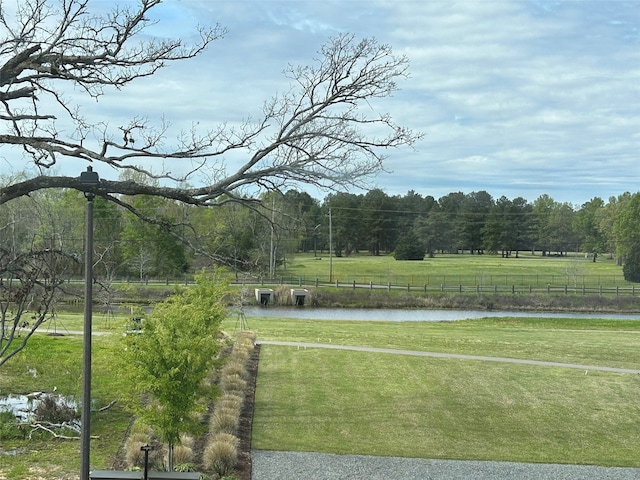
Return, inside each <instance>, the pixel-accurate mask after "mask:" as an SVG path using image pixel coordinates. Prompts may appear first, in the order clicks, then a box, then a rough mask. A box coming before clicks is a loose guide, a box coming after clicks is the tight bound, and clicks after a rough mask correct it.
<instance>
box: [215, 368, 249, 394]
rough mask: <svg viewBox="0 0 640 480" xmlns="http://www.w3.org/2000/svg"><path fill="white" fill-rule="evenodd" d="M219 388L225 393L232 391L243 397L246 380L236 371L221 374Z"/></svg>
mask: <svg viewBox="0 0 640 480" xmlns="http://www.w3.org/2000/svg"><path fill="white" fill-rule="evenodd" d="M220 388H222V391H223V392H225V393H234V394H237V395H242V396H243V397H244V395H245V389H246V388H247V382H246V381H245V380H244V379H243V378H242V377H241V376H240V375H238V374H237V373H234V374H231V375H223V376H222V377H221V378H220Z"/></svg>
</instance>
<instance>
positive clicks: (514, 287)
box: [511, 285, 516, 295]
mask: <svg viewBox="0 0 640 480" xmlns="http://www.w3.org/2000/svg"><path fill="white" fill-rule="evenodd" d="M515 293H516V286H515V285H511V295H515Z"/></svg>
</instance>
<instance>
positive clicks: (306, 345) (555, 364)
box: [259, 340, 640, 375]
mask: <svg viewBox="0 0 640 480" xmlns="http://www.w3.org/2000/svg"><path fill="white" fill-rule="evenodd" d="M259 343H260V344H262V345H279V346H285V347H299V348H328V349H333V350H353V351H357V352H371V353H387V354H393V355H413V356H416V357H435V358H453V359H458V360H477V361H483V362H502V363H519V364H524V365H538V366H542V367H559V368H575V369H578V370H585V371H587V370H595V371H600V372H611V373H631V374H637V375H640V370H635V369H631V368H617V367H603V366H598V365H580V364H576V363H561V362H545V361H541V360H526V359H521V358H506V357H487V356H482V355H464V354H460V353H442V352H422V351H418V350H397V349H392V348H377V347H358V346H353V345H334V344H331V343H307V342H280V341H272V340H259Z"/></svg>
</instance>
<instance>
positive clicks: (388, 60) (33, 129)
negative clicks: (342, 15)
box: [0, 0, 419, 208]
mask: <svg viewBox="0 0 640 480" xmlns="http://www.w3.org/2000/svg"><path fill="white" fill-rule="evenodd" d="M5 3H6V0H0V65H1V67H0V102H1V108H2V111H1V112H0V121H1V122H2V124H3V126H4V128H3V129H2V130H4V131H0V144H4V145H12V146H18V147H20V148H21V149H22V151H23V154H24V155H26V156H27V157H28V158H30V159H31V160H32V162H33V163H34V164H35V165H36V166H37V167H39V169H40V170H39V171H40V172H41V175H38V176H35V177H33V178H27V179H25V180H23V181H19V182H15V183H12V184H9V185H6V186H5V187H4V188H2V189H1V190H0V204H3V203H5V202H7V201H10V200H12V199H14V198H17V197H20V196H22V195H27V194H29V193H30V192H32V191H35V190H39V189H43V188H74V189H77V190H81V191H85V190H86V189H87V187H85V186H83V185H82V184H81V183H80V182H79V178H76V177H66V176H54V175H47V172H49V171H52V167H54V166H55V165H60V164H61V163H62V162H64V161H65V160H68V159H69V158H75V159H80V160H84V161H87V162H93V163H94V164H98V163H102V164H107V165H110V166H112V167H114V168H116V169H119V170H121V171H124V170H133V171H138V172H142V173H143V174H144V175H146V176H147V177H152V178H155V179H161V180H162V181H161V182H147V183H153V184H143V183H140V182H136V181H111V180H101V182H100V185H99V187H98V188H97V191H96V193H97V194H98V195H102V196H105V197H109V198H110V199H111V200H113V201H115V202H117V203H120V204H123V203H124V201H123V200H122V197H121V196H120V195H119V194H124V195H133V194H148V195H156V196H162V197H165V198H169V199H174V200H178V201H181V202H185V203H188V204H194V205H215V204H216V203H219V202H220V199H221V198H222V197H223V196H224V198H225V199H226V200H227V201H229V200H232V201H233V200H235V199H239V196H238V195H237V192H238V191H239V190H240V189H241V188H242V187H245V186H249V185H250V186H254V187H256V186H257V187H261V188H262V189H277V188H282V187H283V186H285V185H291V184H292V182H294V183H295V182H302V183H306V184H314V185H317V186H321V187H327V188H335V187H339V186H345V185H354V184H355V185H358V184H361V183H360V182H362V181H363V180H364V179H367V178H369V177H370V176H371V175H372V174H374V173H376V172H379V171H380V170H381V169H382V168H383V165H382V162H383V159H384V156H385V150H386V149H387V148H390V147H399V146H403V145H411V144H412V143H413V142H414V141H415V140H416V139H417V138H418V136H419V134H416V133H414V132H412V131H410V130H408V129H405V128H402V127H400V126H397V125H396V124H394V123H393V121H392V120H391V117H390V116H389V115H387V114H381V115H378V116H375V117H373V118H371V117H369V116H367V115H366V114H365V113H363V111H362V109H361V108H360V106H361V105H363V104H365V105H366V106H367V109H366V111H367V112H370V110H371V108H370V105H369V104H368V103H367V102H368V101H369V100H371V99H375V98H380V97H386V96H388V95H390V94H391V93H392V92H394V91H395V90H396V80H397V79H398V78H402V77H405V76H406V75H407V68H408V62H407V59H406V58H405V57H401V56H400V57H398V56H394V55H393V53H392V50H391V48H390V47H389V46H388V45H381V44H379V43H378V42H377V41H376V40H375V39H365V40H362V41H357V40H356V39H355V38H354V37H353V36H351V35H339V36H337V37H335V38H332V39H330V40H329V41H328V43H327V44H326V45H325V46H324V47H322V48H321V50H320V52H319V57H318V59H317V61H316V62H315V64H314V65H312V66H308V67H294V66H290V67H288V68H287V70H286V74H287V77H288V79H289V83H290V89H289V90H288V91H287V92H286V93H284V94H281V95H278V96H275V97H274V98H273V99H272V100H270V101H268V102H267V103H265V105H264V115H263V117H262V118H261V119H259V120H258V121H256V122H246V123H244V124H243V125H241V126H240V127H235V128H230V127H228V126H226V125H221V126H219V127H218V128H215V129H212V130H210V131H206V132H197V131H196V130H192V131H188V132H183V133H181V134H179V135H178V138H177V139H175V140H172V141H168V139H167V138H166V135H167V134H168V131H169V130H168V125H167V124H166V123H164V122H160V123H159V124H158V125H154V124H153V123H152V122H150V121H149V120H148V119H145V118H144V117H142V116H140V117H138V118H133V119H131V121H130V122H129V123H128V124H126V125H115V126H113V125H109V124H108V123H105V122H104V120H103V119H100V120H95V121H92V120H90V119H87V118H84V117H83V116H82V114H81V109H80V107H72V106H70V105H69V104H68V102H67V100H66V99H65V91H66V90H65V86H67V85H70V84H73V85H74V87H75V88H76V89H78V88H79V89H80V90H81V91H82V92H84V94H85V95H86V98H87V99H96V100H98V99H99V98H100V97H101V96H102V95H103V93H104V92H105V89H108V88H115V89H121V88H123V87H125V86H126V85H127V84H129V83H131V82H133V81H134V80H136V79H140V78H142V77H147V76H150V75H153V74H154V73H156V72H157V71H158V70H159V69H160V68H163V67H165V66H167V65H169V64H171V63H173V62H175V61H178V60H185V59H190V58H193V57H196V56H197V55H198V54H200V53H201V52H202V51H203V50H205V49H206V48H207V47H208V46H209V45H210V44H211V43H212V42H213V41H215V40H217V39H219V38H220V37H222V36H223V35H224V34H225V30H224V29H223V28H221V27H219V26H214V27H213V28H200V29H199V30H198V31H199V34H200V41H199V42H198V43H196V44H194V45H186V44H185V43H184V42H183V41H182V40H179V39H178V40H170V39H164V40H140V38H141V33H142V32H143V31H144V30H145V28H146V27H148V26H149V24H150V23H151V20H149V18H150V11H151V10H152V9H153V8H155V7H157V6H158V5H159V4H160V0H139V2H138V4H137V5H136V6H135V7H133V6H131V4H130V3H126V4H124V5H125V6H116V7H114V10H113V11H112V12H111V13H110V14H108V15H104V16H96V15H94V14H92V12H91V10H90V3H91V2H90V0H24V1H21V2H18V8H17V12H16V13H15V14H14V15H13V16H11V15H10V14H9V13H8V12H9V11H8V10H7V9H5V8H2V6H3V4H5ZM54 3H55V5H52V4H54ZM61 113H62V114H63V115H64V118H61V116H60V114H61ZM63 121H64V122H69V121H71V122H72V123H73V125H74V128H75V132H74V134H73V135H68V136H66V135H64V134H63V133H61V132H62V131H63V130H62V129H60V130H58V128H57V126H58V125H59V123H60V122H63ZM65 125H66V123H65ZM67 130H68V129H67ZM167 145H175V146H176V147H175V148H173V149H171V148H169V149H167V147H166V146H167ZM232 151H235V152H238V153H241V154H242V155H243V156H244V158H245V159H246V160H245V161H244V162H243V164H242V165H241V166H240V167H239V168H237V169H236V170H235V171H233V172H227V171H226V170H225V168H224V161H223V158H224V155H225V154H229V153H230V152H232ZM238 153H236V156H237V155H238ZM150 160H162V161H164V162H165V163H166V164H170V163H171V161H175V162H180V161H189V163H190V164H191V162H194V160H195V164H197V167H195V168H193V169H191V171H190V172H189V173H187V174H186V175H183V176H180V178H177V177H175V176H172V174H171V173H169V171H164V172H153V173H152V171H151V169H145V168H144V167H142V166H141V165H145V162H148V161H150ZM168 160H169V162H167V161H168ZM146 164H148V163H146ZM204 179H208V181H206V182H204V183H203V180H204ZM185 180H187V181H189V184H190V185H195V186H194V187H186V186H185V185H187V183H185ZM243 201H245V202H246V201H247V199H246V197H243ZM124 206H125V207H127V206H128V205H126V204H125V205H124ZM128 207H129V208H131V207H130V206H128Z"/></svg>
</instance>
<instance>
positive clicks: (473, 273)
mask: <svg viewBox="0 0 640 480" xmlns="http://www.w3.org/2000/svg"><path fill="white" fill-rule="evenodd" d="M330 271H331V272H330ZM330 273H331V277H332V281H333V282H335V281H336V280H337V281H340V282H347V283H348V282H353V281H355V282H357V283H368V282H373V283H374V284H386V283H388V282H390V283H391V284H393V285H406V284H412V285H423V284H427V285H438V284H463V285H484V284H486V285H495V284H504V285H533V286H540V285H547V284H551V285H566V284H568V285H607V286H612V285H613V286H615V285H627V282H626V281H625V280H624V277H623V275H622V268H621V267H620V266H618V265H616V262H615V260H613V259H609V258H607V257H606V256H604V255H603V256H600V257H598V261H597V262H596V263H594V262H593V261H592V260H591V259H587V258H585V256H584V254H580V253H575V254H569V256H566V257H543V256H541V255H540V254H539V253H538V254H536V255H532V254H531V252H524V253H521V254H520V257H519V258H515V257H511V258H502V257H501V256H500V255H469V254H461V255H436V256H435V258H428V259H425V260H422V261H397V260H395V259H394V258H393V257H392V256H390V255H385V256H378V257H375V256H372V255H354V256H351V257H333V258H332V259H331V261H330V259H329V255H328V254H326V253H323V254H322V255H320V254H319V255H318V256H317V257H314V256H313V254H304V255H295V256H293V257H292V258H290V259H289V261H288V263H287V265H286V269H284V268H283V269H280V270H279V272H278V275H280V276H282V277H283V278H286V279H289V280H290V281H289V283H295V281H296V280H297V279H298V280H299V279H303V280H304V281H306V282H310V281H315V279H318V280H319V281H320V282H327V281H328V280H329V275H330Z"/></svg>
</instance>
